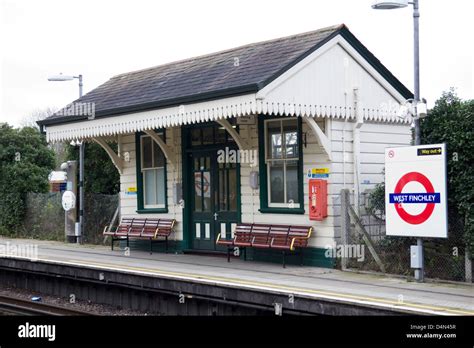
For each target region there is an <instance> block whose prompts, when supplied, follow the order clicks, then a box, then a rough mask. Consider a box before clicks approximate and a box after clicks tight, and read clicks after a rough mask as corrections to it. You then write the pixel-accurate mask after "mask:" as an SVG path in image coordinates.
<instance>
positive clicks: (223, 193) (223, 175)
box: [219, 163, 228, 211]
mask: <svg viewBox="0 0 474 348" xmlns="http://www.w3.org/2000/svg"><path fill="white" fill-rule="evenodd" d="M219 167H220V168H219V210H220V211H225V210H228V200H227V170H226V169H225V166H224V165H223V164H222V163H220V164H219Z"/></svg>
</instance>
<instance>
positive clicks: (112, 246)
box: [110, 237, 114, 251]
mask: <svg viewBox="0 0 474 348" xmlns="http://www.w3.org/2000/svg"><path fill="white" fill-rule="evenodd" d="M110 250H112V251H114V237H112V242H111V243H110Z"/></svg>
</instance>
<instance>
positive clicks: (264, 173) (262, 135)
mask: <svg viewBox="0 0 474 348" xmlns="http://www.w3.org/2000/svg"><path fill="white" fill-rule="evenodd" d="M291 119H294V117H282V116H267V117H265V116H260V117H259V118H258V133H259V134H258V144H259V177H260V210H259V211H260V212H261V213H281V214H304V203H305V202H304V193H303V186H304V181H303V180H304V178H303V146H302V145H303V144H302V120H301V117H296V121H297V139H298V157H295V158H293V159H292V158H288V159H287V158H282V159H281V161H282V162H283V163H285V162H287V161H292V160H297V161H298V166H297V167H298V169H297V178H298V201H299V202H298V203H295V204H294V207H293V208H290V207H289V204H288V203H271V202H270V194H271V190H270V187H269V183H270V179H269V175H270V170H269V165H268V163H267V162H269V161H268V160H267V153H268V151H270V149H268V148H267V146H268V139H267V135H268V134H267V124H268V123H269V122H276V121H280V122H282V121H283V122H284V121H285V120H291ZM282 144H283V138H282ZM282 154H283V149H282ZM271 161H272V162H274V161H275V160H271ZM285 166H286V165H285ZM285 166H284V168H285ZM284 190H285V192H286V185H285V188H284Z"/></svg>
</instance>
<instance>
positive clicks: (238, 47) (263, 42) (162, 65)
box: [110, 23, 346, 80]
mask: <svg viewBox="0 0 474 348" xmlns="http://www.w3.org/2000/svg"><path fill="white" fill-rule="evenodd" d="M345 26H346V25H345V24H344V23H341V24H336V25H331V26H328V27H324V28H320V29H317V30H310V31H306V32H304V33H297V34H292V35H287V36H282V37H279V38H276V39H269V40H263V41H256V42H252V43H248V44H245V45H241V46H236V47H232V48H227V49H224V50H220V51H216V52H212V53H206V54H202V55H199V56H194V57H189V58H184V59H179V60H174V61H171V62H167V63H164V64H159V65H154V66H152V67H148V68H143V69H137V70H132V71H129V72H126V73H122V74H118V75H115V76H113V77H112V78H110V80H112V79H115V78H119V77H122V76H125V75H130V74H135V73H139V72H142V71H147V70H153V69H156V68H160V67H165V66H169V65H175V64H178V63H184V62H188V61H192V60H196V59H201V58H205V57H210V56H214V55H218V54H222V53H226V52H231V51H234V50H237V49H241V48H245V47H249V46H253V45H258V44H266V43H271V42H277V41H280V40H286V39H289V38H292V37H304V36H307V35H311V34H315V33H323V32H325V31H331V30H332V31H336V30H339V29H341V28H343V27H345Z"/></svg>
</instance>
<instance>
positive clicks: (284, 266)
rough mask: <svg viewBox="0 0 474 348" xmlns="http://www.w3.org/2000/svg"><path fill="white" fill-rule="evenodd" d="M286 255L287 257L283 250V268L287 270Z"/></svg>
mask: <svg viewBox="0 0 474 348" xmlns="http://www.w3.org/2000/svg"><path fill="white" fill-rule="evenodd" d="M285 255H286V252H285V250H283V268H286V263H285Z"/></svg>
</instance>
